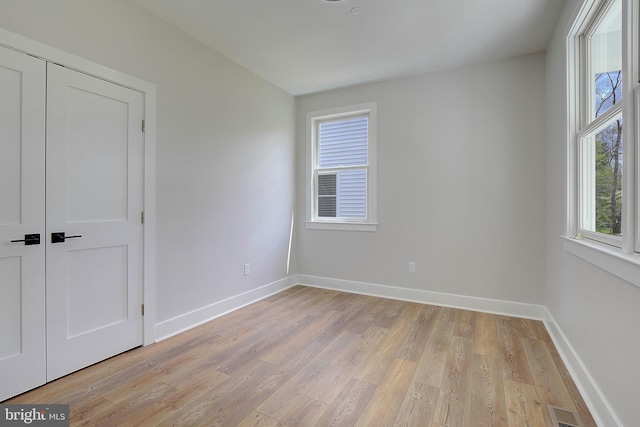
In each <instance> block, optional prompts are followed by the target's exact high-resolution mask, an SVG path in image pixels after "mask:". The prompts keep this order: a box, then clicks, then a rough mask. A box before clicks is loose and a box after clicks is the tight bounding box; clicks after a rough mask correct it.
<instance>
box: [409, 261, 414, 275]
mask: <svg viewBox="0 0 640 427" xmlns="http://www.w3.org/2000/svg"><path fill="white" fill-rule="evenodd" d="M415 272H416V263H415V262H409V273H415Z"/></svg>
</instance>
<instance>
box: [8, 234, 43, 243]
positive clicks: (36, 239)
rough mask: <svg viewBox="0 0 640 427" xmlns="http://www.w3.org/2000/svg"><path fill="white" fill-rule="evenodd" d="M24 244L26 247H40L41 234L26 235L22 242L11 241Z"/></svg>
mask: <svg viewBox="0 0 640 427" xmlns="http://www.w3.org/2000/svg"><path fill="white" fill-rule="evenodd" d="M18 242H24V245H25V246H31V245H39V244H40V235H39V234H25V235H24V239H21V240H11V243H18Z"/></svg>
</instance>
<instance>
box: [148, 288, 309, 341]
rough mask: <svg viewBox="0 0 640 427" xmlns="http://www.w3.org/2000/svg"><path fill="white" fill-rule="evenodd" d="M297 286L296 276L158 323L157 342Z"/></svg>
mask: <svg viewBox="0 0 640 427" xmlns="http://www.w3.org/2000/svg"><path fill="white" fill-rule="evenodd" d="M296 284H297V279H296V276H295V275H293V276H289V277H286V278H284V279H281V280H277V281H275V282H272V283H269V284H267V285H264V286H261V287H259V288H256V289H252V290H250V291H248V292H245V293H242V294H239V295H234V296H232V297H230V298H227V299H225V300H222V301H218V302H215V303H213V304H209V305H207V306H205V307H202V308H199V309H197V310H193V311H190V312H188V313H185V314H181V315H179V316H176V317H174V318H172V319H169V320H165V321H163V322H160V323H157V324H156V326H155V328H156V331H155V335H156V336H157V337H158V338H157V341H162V340H164V339H167V338H170V337H172V336H174V335H177V334H179V333H181V332H185V331H187V330H189V329H191V328H194V327H196V326H198V325H202V324H203V323H206V322H208V321H210V320H213V319H215V318H217V317H220V316H224V315H225V314H228V313H230V312H232V311H235V310H238V309H240V308H242V307H245V306H247V305H249V304H253V303H255V302H258V301H260V300H262V299H264V298H267V297H268V296H271V295H273V294H277V293H278V292H282V291H284V290H285V289H289V288H291V287H293V286H295V285H296Z"/></svg>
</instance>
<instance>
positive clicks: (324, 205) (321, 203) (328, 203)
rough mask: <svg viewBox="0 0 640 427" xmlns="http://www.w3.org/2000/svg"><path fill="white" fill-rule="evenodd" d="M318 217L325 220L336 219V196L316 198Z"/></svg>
mask: <svg viewBox="0 0 640 427" xmlns="http://www.w3.org/2000/svg"><path fill="white" fill-rule="evenodd" d="M318 216H319V217H325V218H335V217H336V196H319V197H318Z"/></svg>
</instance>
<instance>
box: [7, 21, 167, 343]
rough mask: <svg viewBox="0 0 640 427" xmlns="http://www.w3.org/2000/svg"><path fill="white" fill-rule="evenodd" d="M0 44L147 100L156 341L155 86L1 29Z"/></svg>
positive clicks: (150, 283)
mask: <svg viewBox="0 0 640 427" xmlns="http://www.w3.org/2000/svg"><path fill="white" fill-rule="evenodd" d="M0 45H2V46H4V47H6V48H8V49H12V50H15V51H18V52H22V53H25V54H27V55H31V56H35V57H37V58H40V59H42V60H44V61H49V62H53V63H56V64H59V65H62V66H64V67H67V68H70V69H73V70H76V71H79V72H81V73H84V74H88V75H90V76H93V77H96V78H99V79H102V80H106V81H109V82H112V83H115V84H118V85H121V86H124V87H127V88H129V89H132V90H135V91H138V92H141V93H142V94H143V97H144V100H143V102H144V107H143V108H144V121H145V122H144V123H145V129H144V158H143V161H144V165H143V168H144V180H143V186H144V189H143V206H144V223H143V224H142V227H143V238H142V245H143V266H142V276H143V277H142V292H143V294H142V301H143V304H144V316H143V318H142V343H143V345H149V344H152V343H154V342H155V341H156V333H155V318H156V297H155V296H156V251H155V243H156V235H155V229H156V210H155V206H156V183H155V177H156V85H155V84H153V83H149V82H146V81H144V80H140V79H138V78H136V77H133V76H130V75H127V74H124V73H121V72H119V71H116V70H113V69H111V68H108V67H105V66H103V65H100V64H97V63H95V62H92V61H89V60H87V59H84V58H81V57H78V56H76V55H73V54H70V53H67V52H64V51H62V50H59V49H57V48H54V47H51V46H48V45H45V44H43V43H40V42H37V41H35V40H31V39H29V38H26V37H24V36H21V35H19V34H16V33H12V32H11V31H7V30H5V29H4V28H0Z"/></svg>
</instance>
